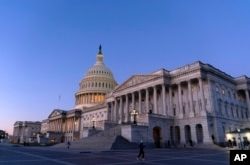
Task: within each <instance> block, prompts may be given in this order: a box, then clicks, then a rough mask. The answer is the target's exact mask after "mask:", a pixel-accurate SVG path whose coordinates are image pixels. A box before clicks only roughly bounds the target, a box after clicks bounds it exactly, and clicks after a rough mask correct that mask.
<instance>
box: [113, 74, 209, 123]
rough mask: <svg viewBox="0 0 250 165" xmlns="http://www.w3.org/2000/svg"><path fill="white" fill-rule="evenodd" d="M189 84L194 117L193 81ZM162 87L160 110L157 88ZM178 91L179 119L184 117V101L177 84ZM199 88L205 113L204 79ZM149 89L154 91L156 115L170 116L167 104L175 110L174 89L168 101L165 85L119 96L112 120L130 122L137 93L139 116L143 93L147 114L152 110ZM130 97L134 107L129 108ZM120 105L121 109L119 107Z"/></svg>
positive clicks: (200, 81)
mask: <svg viewBox="0 0 250 165" xmlns="http://www.w3.org/2000/svg"><path fill="white" fill-rule="evenodd" d="M187 83H188V100H189V103H190V107H189V109H190V113H191V115H194V113H195V112H194V107H193V96H192V87H191V80H189V81H187ZM159 86H161V96H162V100H161V101H162V108H161V109H160V108H159V107H158V100H157V87H159ZM177 86H178V91H177V95H178V96H177V98H178V102H177V104H178V109H179V112H178V113H177V114H179V117H183V111H182V110H183V100H182V89H181V88H182V87H181V83H179V84H177ZM199 87H200V97H201V105H202V111H205V96H204V91H203V82H202V79H199ZM149 89H153V109H152V112H153V113H155V114H161V115H170V112H168V113H167V110H166V107H167V106H166V103H167V104H168V105H169V110H173V107H172V105H173V98H172V91H173V89H172V87H169V98H168V100H166V86H165V84H161V85H156V86H152V87H149V88H146V89H142V90H139V91H136V92H132V93H128V94H125V95H122V96H118V97H116V98H115V100H114V102H111V103H110V104H111V106H110V107H111V120H112V121H113V122H118V123H121V122H129V118H130V111H132V110H133V109H134V108H135V93H138V109H137V112H138V113H139V114H141V113H142V91H145V109H146V113H147V112H149V110H151V109H150V108H151V107H149ZM129 95H131V105H132V107H129V99H128V97H129ZM124 97H125V106H123V100H124ZM118 104H119V107H118ZM123 107H124V108H123Z"/></svg>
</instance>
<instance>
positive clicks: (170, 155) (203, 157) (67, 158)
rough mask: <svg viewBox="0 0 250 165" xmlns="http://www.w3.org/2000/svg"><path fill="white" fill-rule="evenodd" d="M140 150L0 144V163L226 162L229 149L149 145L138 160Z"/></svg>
mask: <svg viewBox="0 0 250 165" xmlns="http://www.w3.org/2000/svg"><path fill="white" fill-rule="evenodd" d="M137 152H138V151H137V150H115V151H92V152H86V151H83V152H81V153H80V151H78V150H67V149H65V150H63V151H58V150H53V149H51V148H48V147H13V146H10V145H0V165H45V164H46V165H78V164H79V165H80V164H81V165H83V164H86V165H89V164H91V165H95V164H96V165H99V164H100V165H133V164H146V165H183V164H185V165H189V164H190V165H201V164H202V165H214V164H216V165H227V164H229V152H228V151H226V150H215V149H197V148H182V149H146V150H145V155H146V157H145V161H140V160H136V156H137Z"/></svg>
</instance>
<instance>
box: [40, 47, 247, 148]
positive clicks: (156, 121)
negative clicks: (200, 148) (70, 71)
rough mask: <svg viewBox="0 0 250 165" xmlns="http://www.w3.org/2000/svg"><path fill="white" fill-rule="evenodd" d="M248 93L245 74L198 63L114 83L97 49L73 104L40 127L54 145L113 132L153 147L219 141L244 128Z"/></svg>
mask: <svg viewBox="0 0 250 165" xmlns="http://www.w3.org/2000/svg"><path fill="white" fill-rule="evenodd" d="M123 67H125V66H123ZM249 90H250V79H249V78H248V77H247V76H241V77H237V78H235V77H232V76H230V75H229V74H227V73H224V72H223V71H221V70H219V69H217V68H215V67H213V66H212V65H209V64H205V63H202V62H200V61H197V62H194V63H192V64H187V65H185V66H182V67H180V68H177V69H175V70H172V71H169V70H166V69H159V70H157V71H155V72H152V73H148V74H138V75H132V76H131V77H130V78H129V79H127V80H126V81H125V82H123V83H121V84H119V85H118V84H117V82H116V81H115V78H114V75H113V74H112V71H111V70H110V69H109V68H108V67H107V66H106V65H105V64H104V54H103V52H102V48H101V47H100V48H99V52H98V53H97V56H96V63H95V64H94V65H93V66H92V67H91V68H90V69H89V70H88V71H87V73H86V75H85V76H84V77H83V79H82V80H81V81H80V83H79V90H78V91H77V92H76V93H75V106H74V107H73V108H72V109H71V110H61V109H55V110H53V111H52V112H51V114H49V117H48V119H46V120H44V121H43V122H42V126H41V127H42V132H43V133H45V132H49V134H50V138H51V139H53V140H54V141H57V142H65V141H77V140H80V139H83V138H86V137H88V136H91V135H92V134H94V133H95V132H98V131H99V132H101V131H104V132H105V131H108V130H109V129H112V128H116V130H117V131H116V135H117V136H118V135H121V136H122V137H123V138H125V139H127V140H128V141H130V142H138V141H140V139H142V140H144V141H145V142H147V143H152V144H155V145H156V147H160V146H164V145H165V144H167V143H171V144H175V145H178V144H187V143H189V142H190V141H192V142H193V143H195V144H200V143H223V142H224V141H225V140H226V139H225V134H226V133H227V132H230V131H234V130H236V129H239V128H240V129H243V128H247V127H249V126H250V99H249ZM248 140H250V139H248Z"/></svg>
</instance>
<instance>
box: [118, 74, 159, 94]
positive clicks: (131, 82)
mask: <svg viewBox="0 0 250 165" xmlns="http://www.w3.org/2000/svg"><path fill="white" fill-rule="evenodd" d="M158 77H161V75H134V76H131V77H130V78H129V79H128V80H127V81H125V82H124V83H122V84H121V85H119V86H118V87H117V88H116V89H115V91H120V90H123V89H126V88H129V87H132V86H136V85H139V84H142V83H144V82H147V81H150V80H153V79H155V78H158Z"/></svg>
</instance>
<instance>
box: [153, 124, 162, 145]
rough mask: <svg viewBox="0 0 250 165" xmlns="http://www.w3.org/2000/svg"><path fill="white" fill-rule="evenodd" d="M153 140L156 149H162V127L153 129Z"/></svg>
mask: <svg viewBox="0 0 250 165" xmlns="http://www.w3.org/2000/svg"><path fill="white" fill-rule="evenodd" d="M153 139H154V144H155V147H156V148H160V147H161V128H160V127H154V128H153Z"/></svg>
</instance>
